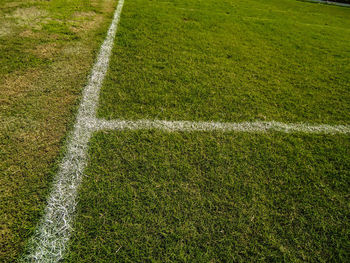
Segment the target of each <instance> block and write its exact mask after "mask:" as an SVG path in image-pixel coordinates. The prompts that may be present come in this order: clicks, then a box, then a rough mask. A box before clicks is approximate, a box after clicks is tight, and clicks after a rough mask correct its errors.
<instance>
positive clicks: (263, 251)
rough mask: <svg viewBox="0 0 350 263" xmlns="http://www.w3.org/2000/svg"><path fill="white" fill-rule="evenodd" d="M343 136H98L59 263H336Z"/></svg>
mask: <svg viewBox="0 0 350 263" xmlns="http://www.w3.org/2000/svg"><path fill="white" fill-rule="evenodd" d="M349 146H350V140H349V136H321V135H320V136H315V135H302V134H299V135H298V134H296V135H290V134H282V133H271V134H249V133H248V134H247V133H245V134H244V133H232V134H222V133H215V134H214V133H199V132H196V133H181V132H175V133H165V132H160V131H154V130H150V131H137V132H100V133H98V134H97V135H95V137H94V138H93V140H92V142H91V149H90V156H91V162H90V165H89V167H88V169H87V171H86V175H87V177H86V178H84V181H83V184H82V186H81V189H80V198H79V204H78V213H77V217H76V223H75V232H74V235H73V238H72V242H71V249H70V253H69V255H68V257H67V260H66V262H117V261H118V262H247V261H248V262H257V261H268V262H282V261H287V262H305V261H306V262H347V261H349V259H350V254H349V251H350V250H349V249H350V241H349V238H348V237H349V234H350V233H349V229H350V225H349V222H350V221H349V217H350V206H349V196H350V195H349V194H350V192H349V189H350V185H349V182H350V180H349V176H350V173H349V171H350V159H349V157H350V152H349V149H350V147H349Z"/></svg>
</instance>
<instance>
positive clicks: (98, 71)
mask: <svg viewBox="0 0 350 263" xmlns="http://www.w3.org/2000/svg"><path fill="white" fill-rule="evenodd" d="M123 4H124V0H119V2H118V6H117V8H116V11H115V13H114V17H113V20H112V23H111V25H110V27H109V30H108V33H107V37H106V39H105V40H104V42H103V44H102V46H101V48H100V52H99V54H98V57H97V60H96V62H95V64H94V67H93V69H92V72H91V75H90V78H89V82H88V85H87V86H86V87H85V88H84V91H83V97H82V101H81V103H80V106H79V110H78V114H77V119H76V123H75V125H74V129H73V132H72V133H71V135H70V136H69V141H68V145H67V152H66V155H65V157H64V158H63V160H62V163H61V165H60V167H59V171H58V173H57V175H56V178H55V181H54V184H53V187H52V192H51V194H50V196H49V199H48V204H47V207H46V209H45V214H44V216H43V218H42V219H41V221H40V223H39V225H38V227H37V229H36V232H35V234H34V236H33V237H32V239H31V240H30V243H29V246H28V252H27V253H26V255H25V256H24V259H23V261H25V262H50V263H51V262H58V261H60V260H61V259H62V258H63V257H64V253H65V250H66V246H67V242H68V241H69V238H70V234H71V226H72V220H73V215H74V212H75V208H76V197H77V190H78V187H79V185H80V183H81V180H82V177H83V171H84V168H85V166H86V162H87V148H88V142H89V140H90V138H91V135H92V132H93V130H94V129H93V128H92V127H93V124H94V123H95V121H94V118H95V115H96V108H97V104H98V97H99V91H100V87H101V85H102V81H103V79H104V77H105V75H106V72H107V69H108V64H109V59H110V55H111V51H112V48H113V43H114V38H115V34H116V31H117V25H118V22H119V20H120V14H121V11H122V8H123ZM90 120H91V121H90Z"/></svg>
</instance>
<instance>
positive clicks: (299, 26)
mask: <svg viewBox="0 0 350 263" xmlns="http://www.w3.org/2000/svg"><path fill="white" fill-rule="evenodd" d="M349 42H350V8H343V7H335V6H327V5H319V4H314V3H308V2H300V1H296V0H265V1H259V0H247V1H239V0H223V1H214V0H207V1H199V0H189V1H183V0H174V1H160V0H156V1H149V0H135V1H126V2H125V6H124V9H123V14H122V20H121V24H120V28H119V30H118V34H117V41H116V46H115V48H114V51H113V56H112V60H111V64H110V69H109V74H108V76H107V78H106V81H105V84H104V87H103V88H102V92H101V104H100V108H99V116H100V117H103V118H107V119H115V118H122V119H139V118H149V119H155V118H156V119H168V120H174V119H176V120H182V119H185V120H206V121H212V120H215V121H217V120H220V121H247V120H268V121H270V120H275V121H282V122H299V121H302V122H311V123H332V124H341V123H342V124H344V123H349V121H350V114H349V112H350V46H349V45H348V43H349Z"/></svg>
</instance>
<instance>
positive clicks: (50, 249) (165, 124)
mask: <svg viewBox="0 0 350 263" xmlns="http://www.w3.org/2000/svg"><path fill="white" fill-rule="evenodd" d="M123 4H124V0H119V2H118V5H117V8H116V11H115V13H114V17H113V20H112V23H111V25H110V28H109V30H108V33H107V37H106V39H105V40H104V42H103V44H102V46H101V48H100V52H99V55H98V57H97V60H96V62H95V64H94V66H93V69H92V72H91V76H90V78H89V82H88V84H87V86H86V87H85V88H84V90H83V95H82V101H81V103H80V106H79V110H78V114H77V119H76V123H75V125H74V129H73V131H72V133H71V134H70V136H69V139H68V144H67V152H66V154H65V156H64V158H63V160H62V162H61V164H60V167H59V171H58V173H57V175H56V177H55V180H54V184H53V186H52V192H51V193H50V196H49V198H48V202H47V207H46V209H45V214H44V216H43V218H42V219H41V221H40V223H39V225H38V227H37V229H36V231H35V234H34V236H33V238H32V239H31V241H30V246H29V248H28V254H27V255H26V256H25V258H24V261H27V262H58V261H60V260H61V259H62V258H63V256H64V252H65V249H66V245H67V242H68V241H69V238H70V235H71V228H72V221H73V215H74V212H75V209H76V197H77V189H78V187H79V185H80V183H81V181H82V177H83V172H84V169H85V167H86V164H87V158H88V157H87V150H88V142H89V140H90V138H91V136H92V134H93V132H95V131H99V130H125V129H129V130H139V129H161V130H165V131H237V132H268V131H281V132H304V133H326V134H337V133H338V134H348V133H350V126H349V125H334V126H332V125H326V124H324V125H323V124H321V125H310V124H303V123H297V124H285V123H280V122H241V123H223V122H191V121H161V120H136V121H128V120H111V121H107V120H101V119H97V118H96V109H97V106H98V99H99V93H100V88H101V85H102V82H103V79H104V77H105V75H106V72H107V69H108V64H109V60H110V56H111V51H112V48H113V43H114V39H115V34H116V31H117V25H118V22H119V20H120V14H121V11H122V8H123Z"/></svg>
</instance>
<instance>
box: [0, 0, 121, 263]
mask: <svg viewBox="0 0 350 263" xmlns="http://www.w3.org/2000/svg"><path fill="white" fill-rule="evenodd" d="M115 4H116V3H115V2H114V1H111V0H94V1H86V0H52V1H19V2H16V1H7V0H6V1H4V0H0V17H1V18H0V122H1V124H2V125H1V127H0V174H1V177H0V200H1V201H0V261H1V262H13V261H15V259H16V258H17V257H18V255H20V254H21V252H22V250H23V248H24V244H25V241H26V239H27V238H29V236H30V235H31V234H32V233H33V230H34V228H35V226H36V223H37V221H38V219H39V218H40V215H41V213H42V211H43V208H44V206H45V200H46V197H47V193H48V190H49V184H50V181H51V178H52V175H53V174H54V173H55V170H56V166H57V162H58V161H59V159H58V155H59V153H60V152H62V151H63V150H62V145H63V141H64V136H65V134H66V131H67V129H68V128H69V127H70V124H71V123H72V120H73V118H74V112H75V105H76V104H77V101H78V99H79V96H80V92H81V90H82V88H83V86H84V85H85V82H86V79H87V75H88V74H89V71H90V67H91V65H92V62H93V60H94V58H95V54H96V51H97V50H98V48H99V45H100V43H101V41H102V40H103V39H104V37H105V34H106V29H107V27H108V25H109V23H110V18H111V16H112V14H113V11H114V7H115ZM77 13H82V14H84V13H87V14H89V15H88V16H86V18H84V21H83V20H81V21H80V20H79V19H76V14H77ZM2 18H4V19H2ZM86 21H95V22H94V23H93V24H90V25H89V26H86V25H85V24H84V23H85V22H86ZM73 26H79V28H81V29H80V31H79V32H74V30H72V27H73Z"/></svg>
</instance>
